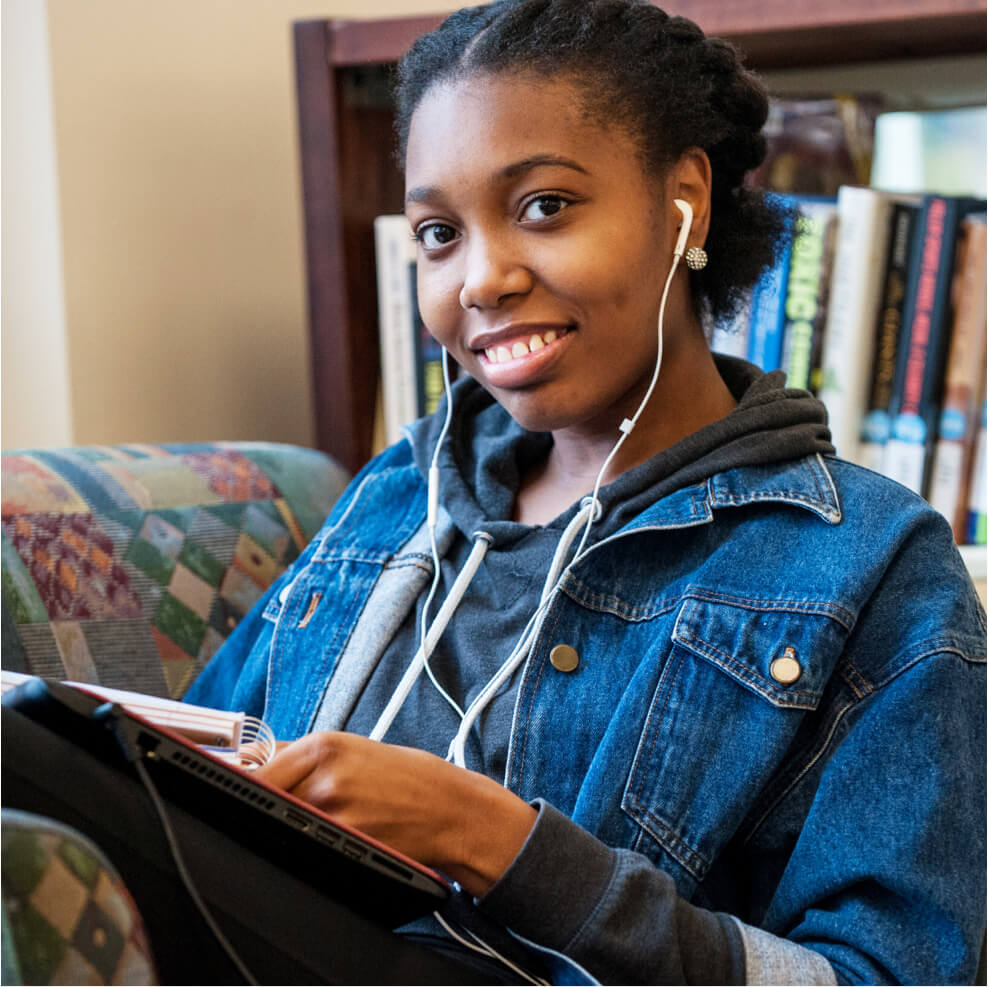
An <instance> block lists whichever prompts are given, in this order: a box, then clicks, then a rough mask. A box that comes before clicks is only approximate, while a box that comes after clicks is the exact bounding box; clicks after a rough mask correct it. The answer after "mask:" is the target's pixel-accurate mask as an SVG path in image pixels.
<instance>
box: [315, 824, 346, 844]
mask: <svg viewBox="0 0 988 987" xmlns="http://www.w3.org/2000/svg"><path fill="white" fill-rule="evenodd" d="M315 834H316V839H317V840H320V841H321V842H323V843H328V844H329V845H330V846H335V845H336V843H337V841H338V840H339V838H340V834H339V833H337V832H336V830H333V829H330V828H329V827H328V826H316V829H315Z"/></svg>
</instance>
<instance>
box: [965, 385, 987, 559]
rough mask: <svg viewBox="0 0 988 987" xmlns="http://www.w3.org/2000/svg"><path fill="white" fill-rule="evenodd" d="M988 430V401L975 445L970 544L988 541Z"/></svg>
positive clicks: (967, 537)
mask: <svg viewBox="0 0 988 987" xmlns="http://www.w3.org/2000/svg"><path fill="white" fill-rule="evenodd" d="M986 432H988V403H986V402H985V401H982V402H981V422H980V424H979V426H978V437H977V440H976V442H975V446H974V467H973V469H972V471H971V488H970V494H969V497H968V514H967V532H966V537H965V538H964V541H965V542H966V543H968V544H970V545H984V544H985V543H986V542H988V523H986V522H988V486H986V482H985V481H986V477H985V470H986V469H988V461H986V453H985V438H986Z"/></svg>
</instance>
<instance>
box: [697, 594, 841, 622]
mask: <svg viewBox="0 0 988 987" xmlns="http://www.w3.org/2000/svg"><path fill="white" fill-rule="evenodd" d="M686 598H687V599H695V600H706V601H707V602H709V603H725V604H728V605H731V606H736V607H738V608H741V609H744V610H757V611H761V612H765V613H776V612H780V611H782V612H786V613H804V614H811V615H814V616H825V617H832V618H833V619H834V620H836V621H837V622H838V623H840V624H843V625H844V627H845V628H846V629H847V630H852V629H853V627H854V624H855V619H854V615H853V614H852V613H851V612H850V611H849V610H845V609H844V608H843V607H841V606H838V605H837V604H836V603H827V602H824V601H810V600H766V599H759V598H758V597H753V596H751V597H748V596H730V595H728V594H726V593H718V592H716V591H715V590H706V589H699V590H690V591H689V592H688V593H687V594H686Z"/></svg>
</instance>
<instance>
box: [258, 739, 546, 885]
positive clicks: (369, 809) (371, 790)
mask: <svg viewBox="0 0 988 987" xmlns="http://www.w3.org/2000/svg"><path fill="white" fill-rule="evenodd" d="M256 774H257V777H259V778H261V779H262V780H263V781H265V782H267V783H268V784H269V785H274V786H275V787H276V788H281V789H284V790H285V791H287V792H291V794H292V795H294V796H295V797H296V798H299V799H302V800H303V801H304V802H308V803H309V804H310V805H313V806H315V807H316V808H317V809H322V810H323V811H324V812H326V813H328V814H329V815H331V816H333V817H334V818H335V819H337V820H339V821H340V822H341V823H343V824H344V825H346V826H350V827H352V828H354V829H359V830H360V831H361V832H363V833H366V834H367V835H368V836H373V837H374V838H375V839H377V840H380V841H381V842H382V843H385V844H387V845H388V846H391V847H394V848H395V849H396V850H400V851H401V852H402V853H404V854H405V855H406V856H409V857H411V858H413V859H414V860H418V861H419V862H421V863H423V864H426V865H427V866H430V867H434V868H436V869H437V870H441V871H442V872H443V873H444V874H446V875H447V876H449V877H451V878H452V879H453V880H455V881H457V882H458V883H459V884H460V885H462V887H463V888H464V889H465V890H467V891H468V892H469V893H470V894H472V895H474V896H476V897H480V896H481V895H483V894H485V893H486V892H487V891H489V890H490V888H491V887H492V886H493V885H494V883H495V882H496V881H497V880H498V878H500V877H501V875H502V874H503V873H504V872H505V870H507V868H508V866H509V865H510V863H511V861H512V860H514V858H515V857H516V856H517V855H518V851H519V850H520V849H521V847H522V844H523V843H524V842H525V839H526V838H527V837H528V834H529V832H530V830H531V828H532V825H533V823H534V822H535V817H536V815H537V813H536V810H535V809H534V808H532V806H530V805H529V804H528V803H527V802H524V801H523V800H522V799H520V798H518V797H517V796H516V795H514V794H512V793H511V792H509V791H508V790H507V789H506V788H504V787H502V786H501V785H499V784H498V783H497V782H496V781H493V780H492V779H490V778H488V777H486V776H485V775H482V774H478V773H477V772H475V771H467V770H465V769H463V768H458V767H456V766H455V765H453V764H449V763H447V762H446V761H443V760H441V759H440V758H438V757H436V756H435V755H433V754H427V753H426V752H425V751H420V750H416V749H414V748H411V747H396V746H394V745H391V744H382V743H379V742H377V741H375V740H368V739H367V738H366V737H360V736H357V735H355V734H349V733H329V732H321V733H313V734H309V735H308V736H306V737H303V738H302V739H301V740H297V741H295V742H294V743H291V744H285V745H283V746H281V748H280V750H279V752H278V754H277V756H276V757H275V758H274V760H273V761H271V762H270V763H269V764H268V765H266V766H265V767H263V768H258V770H257V772H256Z"/></svg>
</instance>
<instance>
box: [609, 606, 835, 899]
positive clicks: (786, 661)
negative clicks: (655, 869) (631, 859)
mask: <svg viewBox="0 0 988 987" xmlns="http://www.w3.org/2000/svg"><path fill="white" fill-rule="evenodd" d="M849 626H850V624H849V620H848V619H847V615H845V614H843V612H842V611H840V610H839V609H838V608H835V607H833V606H830V605H828V604H813V603H801V604H797V603H792V602H789V601H784V602H780V601H764V600H761V601H747V600H745V601H740V600H731V599H724V598H722V597H715V596H713V595H709V596H693V597H690V598H688V599H687V600H686V601H685V603H684V604H683V606H682V608H681V610H680V612H679V616H678V617H677V620H676V624H675V628H674V630H673V635H672V648H671V651H670V652H669V656H668V659H667V661H666V663H665V666H664V668H663V670H662V674H661V675H660V677H659V681H658V684H657V685H656V688H655V693H654V695H653V696H652V700H651V704H650V706H649V709H648V714H647V716H646V718H645V722H644V726H643V730H642V734H641V739H640V741H639V744H638V748H637V750H636V752H635V758H634V762H633V764H632V768H631V773H630V776H629V778H628V784H627V786H626V788H625V791H624V794H623V797H622V802H621V807H622V809H623V810H624V812H625V813H627V814H628V815H629V816H630V817H631V818H632V819H633V820H634V821H635V822H636V823H637V825H638V827H639V835H638V838H637V844H636V846H635V849H637V850H639V851H640V852H643V853H646V854H647V855H649V856H650V857H652V858H653V859H654V860H655V861H656V863H659V864H661V865H662V866H663V867H664V868H665V869H667V870H672V871H674V872H675V873H676V876H677V878H678V883H679V884H680V889H681V890H682V891H688V890H690V889H692V887H694V886H695V884H696V882H698V881H701V880H702V879H703V877H704V875H705V874H706V872H707V870H708V868H709V867H710V865H711V863H712V862H713V860H714V859H715V858H716V856H717V854H718V852H719V851H720V849H721V848H722V847H723V846H724V844H725V843H726V842H727V841H728V840H729V839H730V837H731V835H732V834H733V833H734V831H735V830H736V829H737V827H738V826H739V825H740V823H741V821H742V820H743V819H744V817H745V815H746V814H747V812H748V811H749V809H750V807H751V805H752V804H753V802H754V801H755V800H756V798H757V797H758V794H759V792H760V791H761V790H762V789H763V787H764V786H765V784H766V783H767V781H768V780H769V778H770V777H771V776H772V774H773V772H775V771H776V770H777V768H778V767H779V764H780V761H781V760H782V758H783V757H784V755H785V753H786V751H787V750H788V748H789V745H790V743H791V741H792V738H793V735H794V733H795V732H796V729H797V727H798V726H799V724H800V721H801V719H802V717H803V715H804V714H805V713H806V712H807V711H810V710H813V709H815V708H816V706H817V704H818V703H819V701H820V697H821V695H822V693H823V689H824V686H825V685H826V682H827V679H828V678H829V677H830V674H831V671H832V669H833V667H834V665H835V663H836V660H837V657H838V655H839V654H840V652H841V650H842V648H843V644H844V641H845V639H846V636H847V631H848V627H849Z"/></svg>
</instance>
